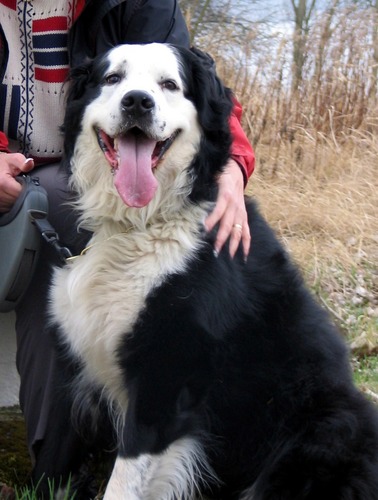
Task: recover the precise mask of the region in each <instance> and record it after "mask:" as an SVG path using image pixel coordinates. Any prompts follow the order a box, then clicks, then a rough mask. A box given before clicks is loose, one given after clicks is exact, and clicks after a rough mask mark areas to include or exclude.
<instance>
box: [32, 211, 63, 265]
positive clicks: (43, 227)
mask: <svg viewBox="0 0 378 500" xmlns="http://www.w3.org/2000/svg"><path fill="white" fill-rule="evenodd" d="M29 214H30V218H31V221H32V223H33V224H34V225H35V226H36V227H37V229H38V231H39V232H40V233H41V236H42V238H43V239H44V240H45V241H46V242H47V243H48V244H49V245H51V246H52V247H53V248H54V250H55V251H56V252H57V254H58V257H59V260H60V261H61V262H62V264H65V263H66V260H67V259H68V258H69V257H72V253H71V251H70V250H69V249H68V248H67V247H65V246H63V245H62V244H61V243H60V241H59V235H58V233H57V232H56V231H55V229H54V228H53V226H52V225H51V224H50V222H49V221H48V220H47V217H46V214H45V213H44V212H40V211H38V210H30V211H29Z"/></svg>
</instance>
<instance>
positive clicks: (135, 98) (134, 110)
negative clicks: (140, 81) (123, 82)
mask: <svg viewBox="0 0 378 500" xmlns="http://www.w3.org/2000/svg"><path fill="white" fill-rule="evenodd" d="M121 106H122V109H123V110H124V111H127V113H129V114H133V115H134V116H142V115H144V114H146V113H148V112H150V111H151V110H152V109H153V108H154V107H155V101H154V100H153V98H152V96H150V94H148V93H147V92H143V91H141V90H131V91H130V92H127V94H125V95H124V96H123V98H122V101H121Z"/></svg>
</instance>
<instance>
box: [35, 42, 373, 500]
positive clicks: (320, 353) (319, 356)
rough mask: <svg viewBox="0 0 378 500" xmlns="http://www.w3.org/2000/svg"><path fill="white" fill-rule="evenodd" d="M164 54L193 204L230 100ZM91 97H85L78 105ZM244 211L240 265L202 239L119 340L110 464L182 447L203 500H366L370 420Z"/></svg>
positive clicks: (321, 318) (320, 316) (252, 211)
mask: <svg viewBox="0 0 378 500" xmlns="http://www.w3.org/2000/svg"><path fill="white" fill-rule="evenodd" d="M176 50H177V53H178V54H179V57H180V58H181V59H182V63H183V73H184V75H185V79H186V83H187V87H188V95H189V96H190V98H191V99H192V100H193V102H194V104H195V106H196V107H197V109H198V111H199V122H200V124H201V127H202V128H203V129H204V135H203V140H202V144H201V148H200V151H199V153H198V155H197V157H196V158H194V160H193V164H192V166H191V168H193V170H194V171H195V181H194V185H193V191H192V194H191V202H192V203H197V202H198V201H202V200H204V199H205V200H206V199H208V200H212V199H214V196H215V192H216V176H217V174H218V173H219V170H220V168H221V165H222V164H224V162H225V159H226V158H227V154H228V149H229V146H230V135H229V132H228V125H227V120H228V114H229V111H230V99H229V92H228V90H226V89H224V88H223V86H221V85H220V82H219V81H218V80H217V79H216V78H215V76H214V75H211V76H209V70H208V68H205V67H204V64H203V60H202V57H197V56H193V54H190V53H187V52H186V51H184V50H183V49H179V48H177V49H176ZM99 64H100V65H101V64H104V63H103V62H100V63H99ZM206 65H207V63H206ZM206 65H205V66H206ZM88 71H89V73H88V75H89V77H88V78H89V79H92V80H93V78H95V76H93V75H96V73H91V71H92V70H91V68H88ZM81 74H83V73H82V72H81ZM92 80H90V81H92ZM77 82H78V83H77V84H76V85H77V87H76V91H77V96H76V97H75V95H74V93H75V87H74V90H73V94H71V104H70V105H69V108H68V111H67V119H66V120H67V123H71V124H72V123H75V127H76V130H75V127H71V129H70V133H69V134H68V135H67V138H66V143H67V146H66V152H67V153H68V155H69V154H72V151H73V142H74V136H75V133H77V132H78V131H79V128H80V120H77V121H76V122H75V120H74V119H73V118H74V116H79V117H80V116H82V113H83V109H84V108H83V107H84V105H85V99H87V98H88V95H87V93H86V92H88V91H87V90H85V89H84V87H83V86H82V82H81V81H79V80H77ZM95 87H96V85H93V86H92V84H91V83H90V84H89V88H90V90H89V94H90V95H95V93H96V90H95ZM80 103H81V104H80ZM225 103H226V105H224V104H225ZM227 103H228V104H227ZM222 105H224V106H223V108H222ZM73 115H74V116H73ZM217 131H220V132H219V135H217ZM246 204H247V211H248V216H249V224H250V230H251V234H252V246H251V251H250V255H249V256H248V259H247V261H246V262H245V261H244V258H243V255H242V252H241V249H239V251H238V253H237V255H236V256H235V258H234V259H231V258H230V256H229V252H228V248H227V246H226V247H225V248H224V249H223V250H222V252H221V253H220V255H219V256H215V255H214V253H213V250H212V248H213V247H212V244H213V240H214V234H209V235H207V234H204V238H205V239H206V240H207V241H208V243H209V244H208V245H204V246H203V247H202V250H200V251H199V252H198V253H197V255H196V256H195V259H193V260H192V261H191V263H190V265H189V266H188V268H187V271H186V272H180V273H176V274H173V275H170V276H168V277H167V278H166V279H165V280H164V282H163V283H162V284H161V285H160V286H159V287H157V288H154V289H153V291H151V292H150V294H149V295H148V296H147V298H146V302H145V307H144V308H143V310H142V311H141V312H140V314H139V317H138V319H137V321H136V323H135V325H134V327H133V331H132V332H131V333H132V334H131V335H130V332H129V334H128V335H127V336H125V338H124V340H123V341H122V343H121V345H120V347H119V349H118V352H117V360H118V362H119V363H120V365H121V366H122V371H123V376H124V380H123V382H124V385H125V387H126V388H127V391H128V396H129V404H128V410H127V415H126V420H125V426H124V429H123V433H122V436H121V439H120V454H121V455H123V456H128V457H130V456H131V457H133V456H137V455H139V454H141V453H160V452H161V451H163V450H165V449H166V447H168V446H169V445H170V444H171V443H172V442H173V441H175V440H177V439H179V438H181V437H185V436H191V437H194V438H195V439H197V440H198V441H200V442H201V443H203V446H204V449H205V450H206V453H207V455H208V459H209V462H210V464H211V466H212V467H213V469H214V471H215V472H216V474H217V475H218V477H219V479H220V480H221V483H220V485H216V484H213V485H210V487H209V488H207V491H206V493H207V495H209V497H210V498H214V499H218V500H220V499H224V500H231V499H236V498H243V499H248V500H252V499H253V500H320V499H332V500H377V499H378V418H377V412H376V409H375V408H374V407H373V405H372V404H370V403H369V402H368V401H367V400H366V399H365V398H364V396H363V395H362V394H361V393H360V392H359V391H358V390H357V389H356V387H355V386H354V384H353V380H352V373H351V369H350V364H349V358H348V354H349V353H348V350H347V348H346V346H345V343H344V341H343V339H342V338H341V336H340V334H339V332H338V331H337V329H336V328H335V326H334V325H333V324H332V322H331V320H330V318H329V317H328V314H327V313H326V312H325V311H324V310H323V309H322V308H321V307H320V306H319V305H318V304H317V302H316V301H315V300H314V298H313V296H312V295H311V293H310V292H309V291H308V290H307V288H306V286H305V285H304V283H303V280H302V278H301V276H300V274H299V272H298V270H297V268H296V266H295V265H293V263H292V262H291V260H290V258H289V256H288V254H287V253H286V251H285V250H284V249H283V247H282V245H281V244H280V243H279V241H278V240H277V238H276V236H275V235H274V232H273V231H272V230H271V229H270V228H269V226H268V224H267V223H266V221H265V220H264V219H263V218H262V216H261V215H260V214H259V211H258V209H257V207H256V204H255V202H253V201H252V200H249V199H248V200H247V201H246ZM40 468H41V467H40ZM42 468H43V467H42ZM203 488H204V490H205V489H206V488H205V486H204V485H203ZM242 492H244V494H243V496H242Z"/></svg>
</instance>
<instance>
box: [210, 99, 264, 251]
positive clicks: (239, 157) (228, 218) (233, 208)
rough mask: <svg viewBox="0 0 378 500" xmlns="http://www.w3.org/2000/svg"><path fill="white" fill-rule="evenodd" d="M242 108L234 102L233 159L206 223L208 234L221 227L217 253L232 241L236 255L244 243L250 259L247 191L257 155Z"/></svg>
mask: <svg viewBox="0 0 378 500" xmlns="http://www.w3.org/2000/svg"><path fill="white" fill-rule="evenodd" d="M241 115H242V108H241V105H240V104H239V102H238V101H237V100H236V99H235V98H234V107H233V110H232V114H231V116H230V121H229V124H230V130H231V134H232V136H233V142H232V146H231V158H230V160H229V161H228V163H227V165H226V167H225V169H224V172H223V174H222V175H221V176H220V177H219V193H218V198H217V202H216V204H215V207H214V210H213V211H212V212H211V214H210V215H209V216H208V217H207V219H206V228H207V230H208V231H211V229H212V228H213V227H214V226H215V225H216V224H218V223H219V229H218V232H217V237H216V240H215V244H214V250H215V252H216V253H219V252H220V251H221V249H222V247H223V245H224V244H225V242H226V241H227V239H228V238H230V247H229V252H230V255H231V257H233V256H234V255H235V252H236V250H237V249H238V246H239V243H240V241H241V243H242V246H243V253H244V257H245V258H247V255H248V253H249V248H250V245H251V234H250V230H249V225H248V217H247V211H246V208H245V203H244V188H245V186H246V184H247V182H248V179H249V177H250V176H251V175H252V173H253V170H254V167H255V155H254V152H253V149H252V146H251V144H250V142H249V140H248V138H247V136H246V135H245V132H244V130H243V128H242V126H241V123H240V120H241Z"/></svg>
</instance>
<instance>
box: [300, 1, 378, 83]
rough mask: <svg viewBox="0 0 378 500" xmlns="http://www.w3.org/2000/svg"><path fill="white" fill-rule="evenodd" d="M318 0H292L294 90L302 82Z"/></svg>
mask: <svg viewBox="0 0 378 500" xmlns="http://www.w3.org/2000/svg"><path fill="white" fill-rule="evenodd" d="M377 1H378V0H377ZM315 4H316V0H312V1H311V3H310V6H309V7H307V0H297V3H296V0H291V5H292V7H293V11H294V23H295V24H294V38H293V82H292V90H293V92H296V91H297V90H298V88H299V86H300V84H301V82H302V77H303V67H304V63H305V60H306V44H307V36H308V31H309V24H310V19H311V14H312V11H313V10H314V7H315Z"/></svg>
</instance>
